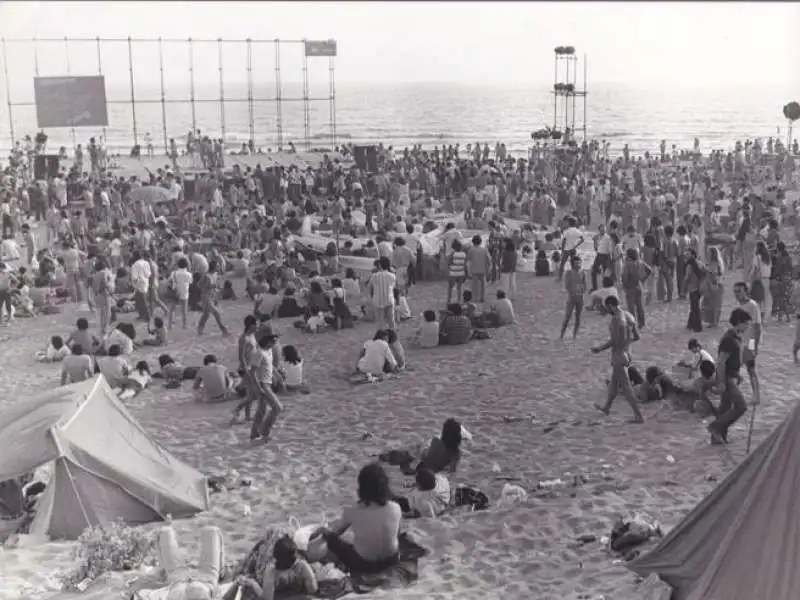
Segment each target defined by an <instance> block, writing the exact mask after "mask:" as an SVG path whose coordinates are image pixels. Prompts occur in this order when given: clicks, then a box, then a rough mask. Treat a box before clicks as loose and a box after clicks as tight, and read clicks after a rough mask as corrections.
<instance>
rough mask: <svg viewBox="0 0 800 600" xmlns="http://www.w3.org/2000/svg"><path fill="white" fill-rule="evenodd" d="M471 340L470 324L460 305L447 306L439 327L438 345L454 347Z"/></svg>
mask: <svg viewBox="0 0 800 600" xmlns="http://www.w3.org/2000/svg"><path fill="white" fill-rule="evenodd" d="M471 339H472V323H471V322H470V320H469V318H468V317H467V316H466V315H464V313H463V311H462V309H461V305H460V304H448V305H447V314H445V316H444V318H443V319H442V321H441V323H440V325H439V344H442V345H448V346H456V345H460V344H466V343H467V342H468V341H470V340H471Z"/></svg>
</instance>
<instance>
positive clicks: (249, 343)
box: [231, 315, 258, 425]
mask: <svg viewBox="0 0 800 600" xmlns="http://www.w3.org/2000/svg"><path fill="white" fill-rule="evenodd" d="M257 330H258V319H257V318H256V317H255V316H254V315H247V316H246V317H245V318H244V330H243V331H242V335H240V336H239V371H240V372H241V373H242V380H243V381H242V383H244V386H245V389H246V390H247V395H246V396H245V397H244V398H243V399H242V401H241V402H239V404H237V405H236V408H234V409H233V416H232V417H231V425H234V424H235V423H236V422H237V421H238V420H239V415H240V414H241V412H242V411H244V419H245V421H249V420H250V406H251V405H252V404H253V402H254V401H255V399H256V397H257V395H258V389H257V386H256V382H255V381H253V378H252V376H251V373H250V367H251V365H252V364H253V361H254V360H255V357H256V355H257V353H258V342H257V341H256V331H257Z"/></svg>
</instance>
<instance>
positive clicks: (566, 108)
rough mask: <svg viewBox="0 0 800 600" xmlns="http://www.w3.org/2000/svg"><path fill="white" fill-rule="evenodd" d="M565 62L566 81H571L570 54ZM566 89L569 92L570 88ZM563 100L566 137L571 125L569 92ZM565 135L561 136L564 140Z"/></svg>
mask: <svg viewBox="0 0 800 600" xmlns="http://www.w3.org/2000/svg"><path fill="white" fill-rule="evenodd" d="M564 62H565V63H566V66H567V73H566V76H565V77H564V83H569V63H570V62H571V60H570V58H569V56H567V60H565V61H564ZM564 91H565V92H568V90H564ZM563 100H564V137H566V135H567V127H569V95H568V93H565V94H564V98H563ZM564 137H562V138H561V139H562V141H563V139H564Z"/></svg>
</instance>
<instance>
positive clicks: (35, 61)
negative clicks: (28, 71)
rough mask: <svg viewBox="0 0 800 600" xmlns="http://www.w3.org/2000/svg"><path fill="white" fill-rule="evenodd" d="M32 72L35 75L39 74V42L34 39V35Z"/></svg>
mask: <svg viewBox="0 0 800 600" xmlns="http://www.w3.org/2000/svg"><path fill="white" fill-rule="evenodd" d="M33 73H34V75H36V76H37V77H38V76H39V42H37V41H36V37H35V36H34V38H33Z"/></svg>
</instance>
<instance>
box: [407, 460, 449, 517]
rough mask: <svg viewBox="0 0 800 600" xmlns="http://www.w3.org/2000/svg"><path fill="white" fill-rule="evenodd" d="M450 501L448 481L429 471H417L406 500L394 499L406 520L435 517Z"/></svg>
mask: <svg viewBox="0 0 800 600" xmlns="http://www.w3.org/2000/svg"><path fill="white" fill-rule="evenodd" d="M450 500H451V491H450V481H448V479H447V477H445V476H444V475H440V474H438V473H434V472H433V471H431V470H429V469H417V472H416V473H415V485H414V490H413V491H412V492H411V493H410V494H409V495H408V497H407V498H401V497H398V498H395V501H396V502H397V503H398V504H399V505H400V508H401V509H402V510H403V517H405V518H407V519H414V518H419V517H427V518H430V517H436V516H438V515H440V514H442V513H443V512H444V511H445V510H447V508H448V507H449V506H450Z"/></svg>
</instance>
